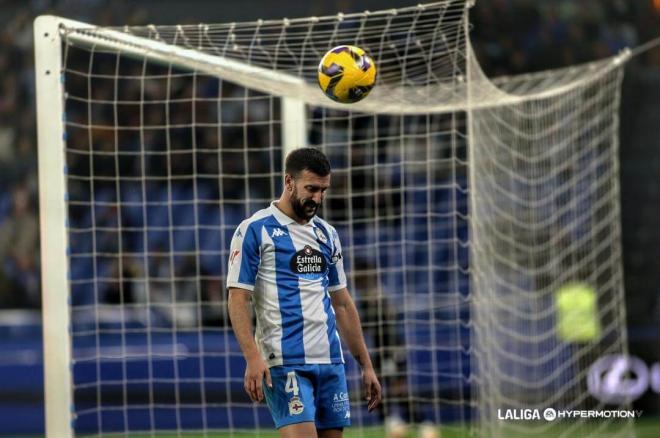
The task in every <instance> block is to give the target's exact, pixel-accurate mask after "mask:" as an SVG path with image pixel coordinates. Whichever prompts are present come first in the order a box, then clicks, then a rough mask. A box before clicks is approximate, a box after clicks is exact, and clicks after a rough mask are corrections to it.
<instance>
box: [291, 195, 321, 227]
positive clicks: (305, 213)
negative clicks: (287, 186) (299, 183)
mask: <svg viewBox="0 0 660 438" xmlns="http://www.w3.org/2000/svg"><path fill="white" fill-rule="evenodd" d="M320 206H321V204H317V203H316V202H315V201H314V200H313V199H300V198H299V197H298V190H296V189H295V188H294V189H293V193H292V194H291V207H293V213H294V214H295V215H296V216H297V217H298V219H301V220H305V221H309V220H310V219H312V218H313V217H314V216H315V215H316V212H317V211H318V209H319V207H320Z"/></svg>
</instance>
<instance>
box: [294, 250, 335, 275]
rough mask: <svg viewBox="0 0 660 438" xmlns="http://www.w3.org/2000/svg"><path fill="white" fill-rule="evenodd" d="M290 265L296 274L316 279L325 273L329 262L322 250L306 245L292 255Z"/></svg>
mask: <svg viewBox="0 0 660 438" xmlns="http://www.w3.org/2000/svg"><path fill="white" fill-rule="evenodd" d="M289 267H290V268H291V272H293V273H295V274H298V275H301V276H304V277H307V278H309V279H316V278H319V277H320V276H321V275H324V274H325V270H326V268H327V263H326V261H325V257H324V256H323V254H322V253H321V252H320V251H318V250H316V249H314V248H312V247H311V246H309V245H306V246H305V247H304V248H303V249H301V250H300V251H298V252H296V253H295V254H294V255H293V257H291V262H290V264H289Z"/></svg>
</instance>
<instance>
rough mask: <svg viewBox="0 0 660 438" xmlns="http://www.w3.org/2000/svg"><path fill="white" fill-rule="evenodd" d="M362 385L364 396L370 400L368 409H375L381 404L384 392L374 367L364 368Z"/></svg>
mask: <svg viewBox="0 0 660 438" xmlns="http://www.w3.org/2000/svg"><path fill="white" fill-rule="evenodd" d="M362 386H363V388H364V398H365V399H366V400H368V401H369V404H368V405H367V409H368V410H369V412H371V411H373V410H374V409H376V408H377V407H378V405H379V404H380V400H381V398H382V393H381V389H380V383H378V377H376V372H375V371H374V369H373V368H367V369H364V370H362Z"/></svg>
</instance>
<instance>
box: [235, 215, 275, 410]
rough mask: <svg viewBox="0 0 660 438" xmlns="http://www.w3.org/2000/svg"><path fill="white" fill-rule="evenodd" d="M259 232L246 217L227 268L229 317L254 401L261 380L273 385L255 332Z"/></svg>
mask: <svg viewBox="0 0 660 438" xmlns="http://www.w3.org/2000/svg"><path fill="white" fill-rule="evenodd" d="M259 246H260V243H259V239H258V234H257V233H256V232H255V229H254V228H250V226H249V223H248V222H246V221H243V222H242V223H241V224H240V225H239V226H238V228H237V229H236V232H235V233H234V237H233V238H232V240H231V247H230V250H229V264H228V271H227V288H228V289H229V302H228V307H229V319H230V320H231V324H232V328H233V329H234V334H235V335H236V339H237V340H238V344H239V345H240V346H241V350H242V351H243V356H244V357H245V362H246V367H245V381H244V386H245V391H246V392H247V393H248V395H249V396H250V398H251V399H252V401H261V400H263V398H264V393H263V388H262V386H261V385H262V383H261V382H262V381H263V379H264V377H265V378H266V383H267V384H268V386H271V380H270V372H269V370H268V366H267V364H266V362H265V361H264V359H263V358H262V357H261V354H260V353H259V350H258V349H257V344H256V342H255V341H254V335H253V332H252V313H251V308H252V305H251V304H250V295H251V293H252V291H253V290H254V286H255V283H256V277H257V271H258V269H259V263H260V260H261V254H260V249H259Z"/></svg>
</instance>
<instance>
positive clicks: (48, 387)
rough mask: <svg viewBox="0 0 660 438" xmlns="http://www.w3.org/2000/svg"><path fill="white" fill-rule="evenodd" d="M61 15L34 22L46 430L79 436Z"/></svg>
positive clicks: (63, 435) (53, 434)
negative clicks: (74, 382)
mask: <svg viewBox="0 0 660 438" xmlns="http://www.w3.org/2000/svg"><path fill="white" fill-rule="evenodd" d="M61 23H62V21H61V20H60V19H58V18H57V17H52V16H42V17H38V18H37V19H36V20H35V23H34V41H35V75H36V77H37V80H36V82H37V88H36V92H37V126H38V130H37V135H38V143H39V150H38V151H39V210H40V211H41V215H40V230H41V266H42V269H41V290H42V314H43V346H44V382H45V383H44V390H45V407H46V431H47V433H48V435H49V436H61V437H64V438H66V437H72V436H73V429H72V424H73V413H74V412H73V409H72V407H73V400H72V388H73V385H72V376H71V368H70V364H71V334H70V315H69V302H68V297H69V293H68V290H69V281H68V278H67V276H68V274H69V263H68V251H67V249H68V240H69V239H68V227H67V222H68V215H67V212H66V193H67V190H66V159H65V137H64V135H65V134H64V132H65V131H64V121H63V115H64V106H63V99H64V89H63V82H62V50H61V49H62V41H61V38H60V24H61Z"/></svg>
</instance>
